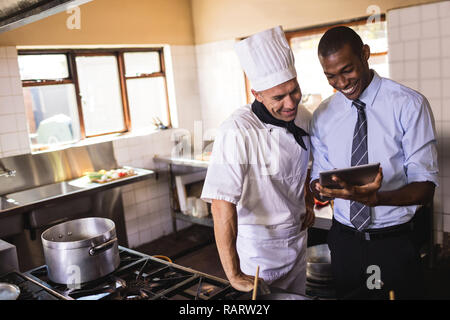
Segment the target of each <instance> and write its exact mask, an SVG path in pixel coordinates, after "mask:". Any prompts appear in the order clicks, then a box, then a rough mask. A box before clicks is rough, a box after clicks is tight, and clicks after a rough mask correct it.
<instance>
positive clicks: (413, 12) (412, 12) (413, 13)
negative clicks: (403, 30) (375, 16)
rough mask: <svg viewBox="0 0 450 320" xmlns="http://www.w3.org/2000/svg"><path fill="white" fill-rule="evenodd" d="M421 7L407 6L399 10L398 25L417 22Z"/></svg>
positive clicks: (419, 18)
mask: <svg viewBox="0 0 450 320" xmlns="http://www.w3.org/2000/svg"><path fill="white" fill-rule="evenodd" d="M420 9H421V8H420V7H419V6H413V7H407V8H404V9H403V10H399V13H400V25H401V26H404V25H410V24H417V22H419V21H420V20H421V12H420V11H421V10H420Z"/></svg>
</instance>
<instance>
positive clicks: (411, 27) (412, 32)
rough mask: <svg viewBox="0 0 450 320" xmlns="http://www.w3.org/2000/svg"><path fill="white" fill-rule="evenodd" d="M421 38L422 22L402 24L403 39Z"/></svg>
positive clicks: (401, 34) (401, 36) (401, 33)
mask: <svg viewBox="0 0 450 320" xmlns="http://www.w3.org/2000/svg"><path fill="white" fill-rule="evenodd" d="M419 38H420V24H418V23H415V24H408V25H401V26H400V39H401V40H403V41H408V40H416V39H419Z"/></svg>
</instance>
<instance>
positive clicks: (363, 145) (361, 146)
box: [350, 99, 371, 231]
mask: <svg viewBox="0 0 450 320" xmlns="http://www.w3.org/2000/svg"><path fill="white" fill-rule="evenodd" d="M353 105H354V106H355V107H356V109H357V110H358V120H357V121H356V126H355V131H354V134H353V145H352V159H351V161H352V163H351V165H352V167H353V166H358V165H363V164H368V163H369V156H368V153H367V118H366V113H365V111H364V109H365V107H366V104H365V103H364V102H362V101H361V100H359V99H356V100H354V101H353ZM350 221H351V223H352V224H353V225H354V226H355V228H356V229H357V230H359V231H361V230H364V229H365V228H367V226H368V225H369V224H370V222H371V221H370V208H369V207H367V206H365V205H363V204H362V203H359V202H355V201H350Z"/></svg>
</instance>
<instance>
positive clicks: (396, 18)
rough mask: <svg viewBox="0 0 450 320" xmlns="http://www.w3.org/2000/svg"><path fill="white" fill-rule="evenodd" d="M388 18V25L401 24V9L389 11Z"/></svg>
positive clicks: (395, 25) (396, 25)
mask: <svg viewBox="0 0 450 320" xmlns="http://www.w3.org/2000/svg"><path fill="white" fill-rule="evenodd" d="M386 20H387V25H388V27H398V26H400V11H399V10H390V11H388V13H387V19H386Z"/></svg>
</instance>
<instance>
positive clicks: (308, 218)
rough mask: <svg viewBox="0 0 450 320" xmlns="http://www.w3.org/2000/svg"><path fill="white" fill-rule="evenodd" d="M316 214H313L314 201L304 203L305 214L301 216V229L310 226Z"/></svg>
mask: <svg viewBox="0 0 450 320" xmlns="http://www.w3.org/2000/svg"><path fill="white" fill-rule="evenodd" d="M315 219H316V215H315V214H314V203H312V205H311V204H308V203H306V214H305V215H304V216H303V223H302V229H301V231H303V230H305V229H307V228H309V227H311V226H312V225H313V224H314V221H315Z"/></svg>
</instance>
